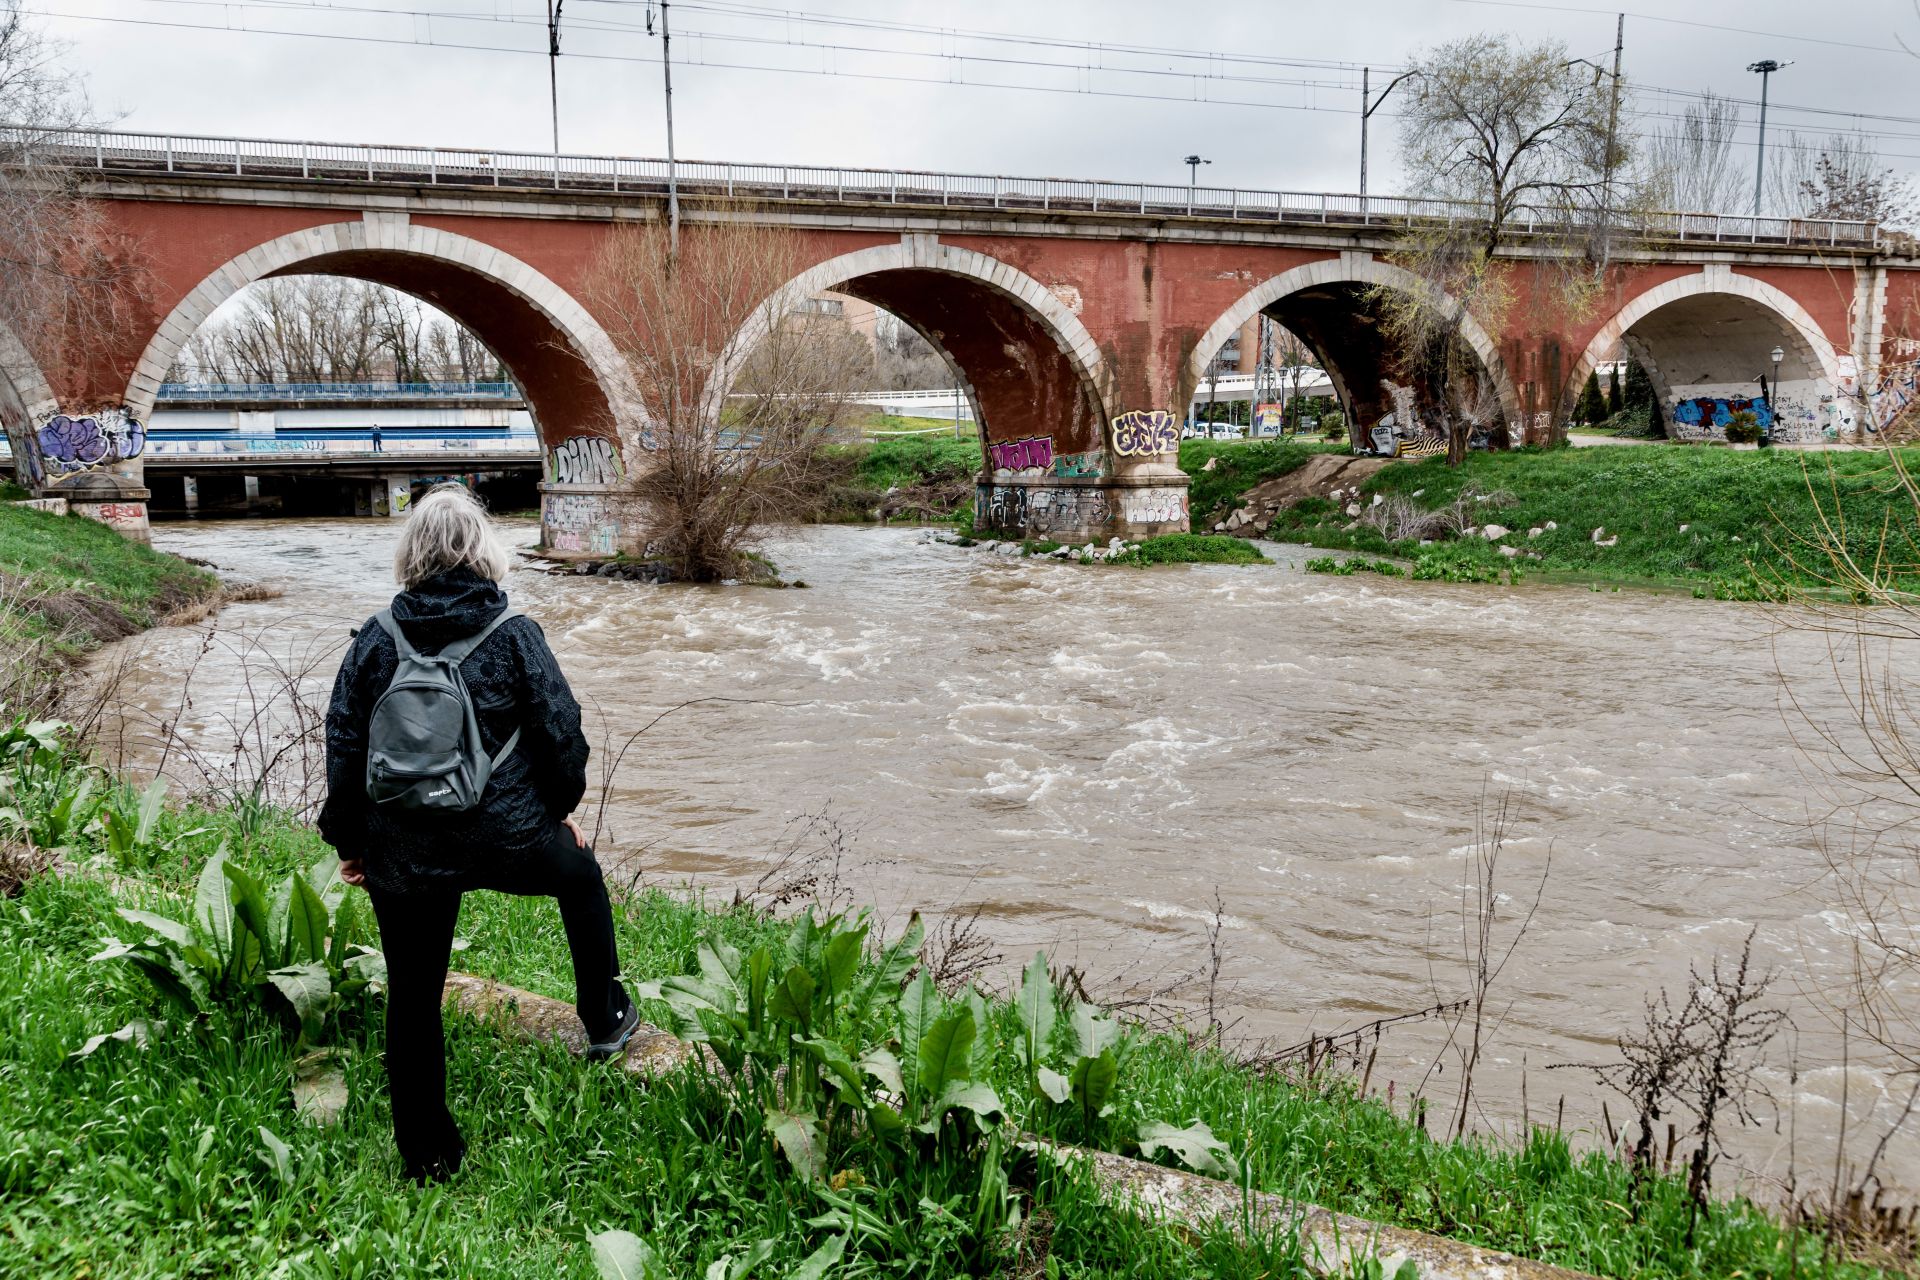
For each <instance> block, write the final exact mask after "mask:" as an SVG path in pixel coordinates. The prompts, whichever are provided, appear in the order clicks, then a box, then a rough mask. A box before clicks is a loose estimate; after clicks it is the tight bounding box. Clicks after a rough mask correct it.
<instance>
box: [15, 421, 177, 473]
mask: <svg viewBox="0 0 1920 1280" xmlns="http://www.w3.org/2000/svg"><path fill="white" fill-rule="evenodd" d="M146 448H147V427H146V424H145V423H143V422H141V421H140V420H139V419H138V418H136V417H134V416H133V414H132V413H131V412H129V411H128V410H127V409H126V408H125V407H124V406H122V407H121V408H118V409H106V410H102V411H101V412H98V413H90V414H66V413H56V414H54V415H53V416H52V417H51V418H48V419H47V420H46V422H44V423H42V424H41V426H40V430H39V431H37V432H35V433H34V435H33V437H32V440H31V442H30V447H29V448H28V449H27V450H26V455H27V456H26V458H25V459H24V462H25V467H24V472H25V478H26V479H27V480H28V481H30V482H31V483H33V484H44V483H46V482H48V481H57V480H60V479H62V478H63V477H66V476H70V475H77V474H79V473H80V472H83V471H92V470H95V469H97V468H99V467H106V466H112V465H113V464H114V463H116V462H126V461H128V460H129V459H132V458H137V457H139V456H140V455H141V454H142V453H144V452H146Z"/></svg>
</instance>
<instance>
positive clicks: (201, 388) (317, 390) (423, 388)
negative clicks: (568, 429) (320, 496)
mask: <svg viewBox="0 0 1920 1280" xmlns="http://www.w3.org/2000/svg"><path fill="white" fill-rule="evenodd" d="M438 398H447V399H463V400H474V399H487V400H519V399H520V398H521V395H520V388H519V387H517V386H515V385H514V384H513V383H511V382H163V383H161V384H160V394H159V396H158V399H159V400H160V401H162V402H165V401H169V400H172V401H193V400H432V399H438Z"/></svg>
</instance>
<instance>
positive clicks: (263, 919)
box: [92, 847, 386, 1047]
mask: <svg viewBox="0 0 1920 1280" xmlns="http://www.w3.org/2000/svg"><path fill="white" fill-rule="evenodd" d="M345 893H346V886H345V885H343V884H342V883H341V882H340V877H339V868H338V864H337V863H335V862H334V861H333V860H332V859H330V858H323V859H321V860H320V861H318V862H316V863H315V864H314V865H313V867H312V868H310V869H309V870H308V871H307V872H306V874H304V875H298V874H290V875H288V876H287V877H286V879H285V880H283V881H281V882H280V883H279V884H278V885H276V886H274V888H273V891H272V892H271V893H268V892H267V890H266V888H265V886H263V885H262V884H261V883H260V881H259V880H257V879H255V878H254V877H253V876H252V875H250V874H248V873H247V872H246V871H245V870H243V869H242V868H240V867H238V866H236V865H234V863H233V862H231V861H230V860H229V859H228V857H227V852H226V849H225V848H224V847H222V848H221V849H220V850H219V851H218V852H216V853H215V854H214V855H213V857H212V858H210V859H208V861H207V864H206V866H205V867H204V868H202V869H201V872H200V878H199V881H198V883H197V884H196V886H195V888H194V895H193V906H192V909H191V911H190V912H189V914H188V918H187V919H185V920H178V919H175V918H173V917H171V916H166V915H160V914H158V913H156V912H151V911H136V910H133V909H131V908H127V907H122V908H120V909H119V911H118V914H119V916H120V918H121V919H122V920H124V921H126V922H127V923H128V924H129V925H132V926H133V927H134V929H133V932H134V933H137V934H138V935H139V936H138V938H137V940H135V941H131V942H129V941H124V940H122V939H119V938H105V939H102V941H103V942H104V943H105V946H104V948H103V949H102V950H101V951H100V952H99V953H98V954H97V955H95V956H93V957H92V959H93V960H95V961H98V962H102V963H116V964H124V965H128V966H131V967H132V968H133V969H134V970H135V971H136V972H138V973H139V974H141V975H142V976H143V977H145V978H146V979H147V981H148V982H150V983H151V984H152V985H153V988H154V990H156V991H158V992H159V993H160V994H161V995H162V996H163V997H165V998H166V999H167V1000H168V1001H169V1002H170V1003H171V1004H172V1005H173V1006H174V1007H175V1009H176V1010H177V1011H178V1012H179V1014H180V1015H181V1016H182V1017H183V1018H184V1019H186V1020H189V1021H197V1020H199V1019H201V1018H203V1017H204V1016H205V1015H206V1014H208V1013H210V1012H211V1011H213V1010H214V1009H215V1008H218V1007H221V1006H226V1005H232V1004H235V1003H239V1002H241V1001H246V1000H253V999H262V998H264V999H266V1001H267V1002H268V1003H269V1004H271V1005H274V1006H276V1007H279V1008H281V1009H283V1010H285V1011H286V1012H287V1013H288V1014H289V1015H290V1016H291V1018H292V1020H293V1021H294V1022H295V1023H297V1024H298V1027H299V1041H300V1045H301V1046H302V1047H311V1046H313V1045H317V1044H319V1043H321V1042H322V1039H323V1037H324V1036H325V1034H326V1032H327V1030H328V1018H329V1016H330V1015H333V1014H334V1013H336V1012H337V1011H338V1010H339V1009H340V1008H341V1006H342V1005H343V1004H345V1003H346V1002H347V1001H349V1000H352V999H354V998H356V997H358V996H359V995H361V994H362V993H364V992H369V991H377V990H378V989H379V988H380V987H381V986H382V985H383V984H384V983H385V981H386V961H385V959H384V957H382V956H381V954H380V953H379V952H378V951H376V950H374V949H373V948H371V947H368V946H366V945H364V944H362V943H360V942H358V941H357V940H356V937H357V935H358V934H359V933H360V931H361V929H360V924H359V921H358V919H357V914H356V913H355V912H354V911H353V910H352V909H351V908H350V907H349V906H348V905H347V899H346V897H345Z"/></svg>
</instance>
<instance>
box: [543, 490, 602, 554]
mask: <svg viewBox="0 0 1920 1280" xmlns="http://www.w3.org/2000/svg"><path fill="white" fill-rule="evenodd" d="M545 497H546V501H545V503H544V507H543V509H542V511H541V525H542V527H543V530H544V532H545V534H546V539H547V545H548V546H549V547H551V548H553V549H554V550H555V551H583V552H592V553H594V554H596V555H603V556H610V555H612V554H613V553H614V551H615V550H616V544H617V543H618V542H619V540H620V522H619V521H618V520H615V519H612V518H611V517H609V516H608V514H607V510H606V506H605V504H604V503H602V502H601V501H600V499H599V498H598V497H597V496H596V495H593V494H586V493H549V494H547V495H545Z"/></svg>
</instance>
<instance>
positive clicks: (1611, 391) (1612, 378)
mask: <svg viewBox="0 0 1920 1280" xmlns="http://www.w3.org/2000/svg"><path fill="white" fill-rule="evenodd" d="M1626 407H1627V406H1626V401H1625V399H1624V398H1623V397H1622V396H1621V394H1620V366H1619V365H1617V364H1616V365H1614V366H1613V372H1611V373H1609V374H1608V375H1607V416H1608V417H1609V418H1611V417H1612V416H1613V415H1615V414H1616V413H1619V412H1620V411H1621V410H1622V409H1624V408H1626Z"/></svg>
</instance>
